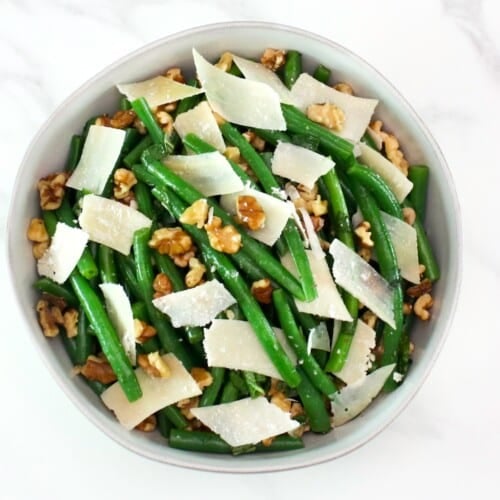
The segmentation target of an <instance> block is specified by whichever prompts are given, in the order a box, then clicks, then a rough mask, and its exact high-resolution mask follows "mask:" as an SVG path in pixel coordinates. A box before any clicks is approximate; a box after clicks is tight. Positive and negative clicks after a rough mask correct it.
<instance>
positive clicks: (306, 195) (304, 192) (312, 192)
mask: <svg viewBox="0 0 500 500" xmlns="http://www.w3.org/2000/svg"><path fill="white" fill-rule="evenodd" d="M297 191H298V192H299V195H300V197H301V198H302V199H303V200H305V201H314V200H315V199H316V197H317V196H318V185H317V184H314V186H313V187H312V188H311V189H309V188H308V187H307V186H304V184H298V185H297Z"/></svg>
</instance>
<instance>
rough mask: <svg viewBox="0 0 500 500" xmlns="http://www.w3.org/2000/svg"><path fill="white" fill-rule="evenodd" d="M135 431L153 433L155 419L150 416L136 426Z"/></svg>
mask: <svg viewBox="0 0 500 500" xmlns="http://www.w3.org/2000/svg"><path fill="white" fill-rule="evenodd" d="M135 429H136V430H138V431H141V432H153V431H154V430H155V429H156V417H155V416H154V415H150V416H149V417H148V418H146V419H145V420H143V421H142V422H141V423H140V424H137V425H136V426H135Z"/></svg>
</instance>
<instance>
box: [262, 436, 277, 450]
mask: <svg viewBox="0 0 500 500" xmlns="http://www.w3.org/2000/svg"><path fill="white" fill-rule="evenodd" d="M275 437H276V436H271V437H268V438H266V439H263V440H262V441H261V443H262V446H265V447H266V448H267V447H268V446H271V445H272V444H273V441H274V439H275Z"/></svg>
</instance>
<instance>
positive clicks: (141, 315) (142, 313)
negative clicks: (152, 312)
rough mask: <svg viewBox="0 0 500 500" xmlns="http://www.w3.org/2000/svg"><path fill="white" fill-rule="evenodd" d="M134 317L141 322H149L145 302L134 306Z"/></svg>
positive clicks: (136, 303)
mask: <svg viewBox="0 0 500 500" xmlns="http://www.w3.org/2000/svg"><path fill="white" fill-rule="evenodd" d="M132 315H133V316H134V318H137V319H140V320H141V321H146V322H147V321H148V319H149V316H148V310H147V308H146V304H145V303H144V302H134V303H133V304H132Z"/></svg>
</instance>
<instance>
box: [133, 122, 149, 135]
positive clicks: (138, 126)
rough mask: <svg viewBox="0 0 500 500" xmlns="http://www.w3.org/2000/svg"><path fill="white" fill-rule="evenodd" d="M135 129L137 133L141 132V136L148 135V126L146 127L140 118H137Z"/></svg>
mask: <svg viewBox="0 0 500 500" xmlns="http://www.w3.org/2000/svg"><path fill="white" fill-rule="evenodd" d="M134 128H135V129H136V130H137V132H139V134H141V135H146V133H147V129H146V126H145V125H144V123H143V122H142V120H140V119H139V118H136V119H135V120H134Z"/></svg>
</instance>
